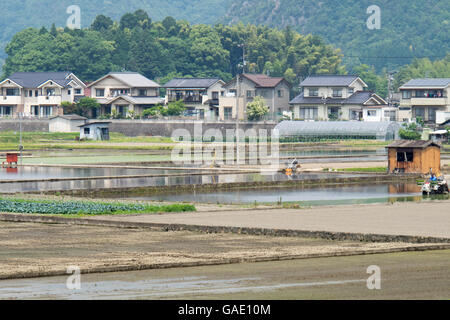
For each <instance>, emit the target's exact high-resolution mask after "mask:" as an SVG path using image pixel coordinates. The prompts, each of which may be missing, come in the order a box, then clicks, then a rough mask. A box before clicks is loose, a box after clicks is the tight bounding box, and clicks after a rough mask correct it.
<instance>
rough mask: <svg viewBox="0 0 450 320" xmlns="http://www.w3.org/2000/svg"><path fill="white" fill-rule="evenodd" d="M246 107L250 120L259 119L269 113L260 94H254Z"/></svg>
mask: <svg viewBox="0 0 450 320" xmlns="http://www.w3.org/2000/svg"><path fill="white" fill-rule="evenodd" d="M246 109H247V110H246V111H247V117H248V120H250V121H258V120H261V119H262V118H263V117H264V116H265V115H266V114H268V113H269V108H268V107H267V105H266V102H265V100H264V99H263V98H262V97H260V96H256V97H255V98H254V99H253V101H252V102H249V103H248V104H247V108H246Z"/></svg>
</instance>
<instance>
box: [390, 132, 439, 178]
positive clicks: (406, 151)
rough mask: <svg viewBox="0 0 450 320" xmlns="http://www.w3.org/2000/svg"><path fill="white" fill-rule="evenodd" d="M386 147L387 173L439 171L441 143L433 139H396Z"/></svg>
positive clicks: (436, 172) (437, 172) (435, 172)
mask: <svg viewBox="0 0 450 320" xmlns="http://www.w3.org/2000/svg"><path fill="white" fill-rule="evenodd" d="M386 148H387V150H388V172H389V173H421V174H428V173H430V174H431V173H434V174H436V175H439V174H440V172H441V145H440V144H439V143H437V142H435V141H431V140H428V141H425V140H398V141H395V142H393V143H391V144H390V145H388V146H387V147H386Z"/></svg>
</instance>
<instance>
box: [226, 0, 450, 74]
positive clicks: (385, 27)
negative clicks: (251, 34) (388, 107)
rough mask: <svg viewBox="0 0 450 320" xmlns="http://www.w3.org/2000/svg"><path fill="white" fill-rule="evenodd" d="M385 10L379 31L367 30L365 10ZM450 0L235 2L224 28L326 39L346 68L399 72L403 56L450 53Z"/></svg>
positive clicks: (246, 0)
mask: <svg viewBox="0 0 450 320" xmlns="http://www.w3.org/2000/svg"><path fill="white" fill-rule="evenodd" d="M371 5H377V6H379V7H380V9H381V29H379V30H376V29H375V30H369V29H368V28H367V25H366V21H367V19H368V18H369V16H370V15H369V14H367V12H366V11H367V8H368V7H369V6H371ZM449 6H450V3H449V0H427V1H423V0H395V1H392V0H358V1H355V0H339V1H336V0H320V1H318V0H233V4H232V6H231V8H230V9H229V11H228V13H227V15H226V16H225V17H224V18H223V19H222V21H223V22H225V23H237V22H238V21H242V22H244V23H245V22H250V23H255V24H265V25H269V26H276V27H278V28H283V27H286V26H292V27H293V28H294V29H295V30H297V31H299V32H300V33H302V34H308V33H312V34H315V35H320V36H322V37H323V38H324V39H325V40H326V41H327V42H329V43H332V44H334V45H335V46H336V47H337V48H341V49H342V52H343V53H344V54H345V58H344V60H343V61H344V63H345V64H346V65H347V66H354V65H359V64H360V63H365V64H369V65H374V66H375V68H376V69H377V71H381V70H382V68H385V67H386V68H389V69H392V68H395V67H397V66H399V65H403V64H407V63H410V62H411V61H412V59H410V58H402V57H430V58H432V59H433V60H434V59H439V58H440V59H442V58H443V57H444V56H445V54H446V53H447V52H449V51H450V31H449V30H450V9H449Z"/></svg>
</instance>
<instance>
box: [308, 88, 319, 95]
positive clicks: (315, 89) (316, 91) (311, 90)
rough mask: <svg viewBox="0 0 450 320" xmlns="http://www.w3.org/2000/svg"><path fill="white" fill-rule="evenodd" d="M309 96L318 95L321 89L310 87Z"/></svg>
mask: <svg viewBox="0 0 450 320" xmlns="http://www.w3.org/2000/svg"><path fill="white" fill-rule="evenodd" d="M309 96H310V97H318V96H319V89H317V88H309Z"/></svg>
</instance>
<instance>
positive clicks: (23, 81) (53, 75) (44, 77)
mask: <svg viewBox="0 0 450 320" xmlns="http://www.w3.org/2000/svg"><path fill="white" fill-rule="evenodd" d="M70 74H71V72H68V71H65V72H16V73H14V74H13V75H11V76H10V77H9V78H8V79H10V80H12V81H14V82H15V83H17V84H18V85H20V86H22V87H24V88H37V87H39V86H40V85H41V84H43V83H44V82H46V81H49V80H51V81H54V82H55V83H57V84H59V85H60V86H62V87H66V86H67V84H68V83H69V82H70V81H71V80H70V79H67V77H68V76H69V75H70Z"/></svg>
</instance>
